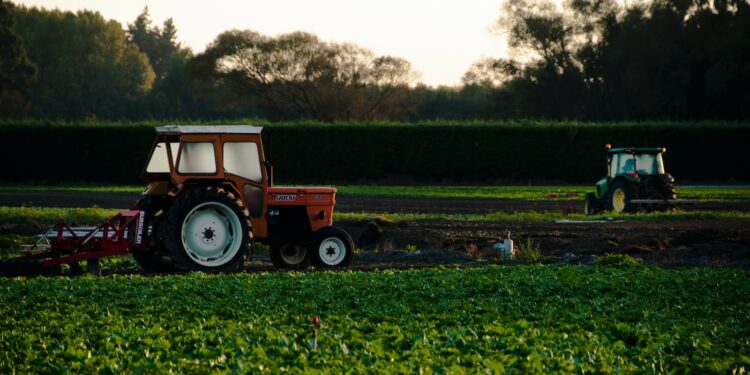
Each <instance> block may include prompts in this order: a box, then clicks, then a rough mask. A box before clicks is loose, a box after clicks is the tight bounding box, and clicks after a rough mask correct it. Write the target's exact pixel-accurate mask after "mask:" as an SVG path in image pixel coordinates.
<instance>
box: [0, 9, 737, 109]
mask: <svg viewBox="0 0 750 375" xmlns="http://www.w3.org/2000/svg"><path fill="white" fill-rule="evenodd" d="M494 28H495V29H496V31H497V32H499V33H501V34H502V35H503V36H505V37H506V38H507V41H508V46H509V52H510V53H509V56H508V57H506V58H502V59H496V58H483V59H481V60H478V61H476V62H475V63H474V64H472V65H471V66H469V67H467V70H466V72H465V73H464V75H463V77H462V79H461V85H460V86H456V87H430V86H426V85H424V84H421V83H419V82H418V73H417V72H415V71H414V69H413V68H412V66H411V64H410V63H409V62H408V61H406V60H405V59H403V58H400V57H396V56H377V55H375V54H374V53H373V52H372V51H370V50H368V49H366V48H364V47H362V46H358V45H354V44H350V43H333V42H329V41H324V40H321V39H320V38H318V37H317V36H316V35H313V34H310V33H306V32H292V33H287V34H282V35H277V36H268V35H263V34H260V33H258V32H256V31H252V30H228V31H225V32H223V33H221V34H219V35H218V36H217V37H216V38H215V39H214V40H213V42H212V43H210V44H209V45H208V47H207V48H206V49H205V51H203V52H201V53H197V54H193V52H192V51H191V50H190V49H188V48H185V47H184V46H182V45H181V44H180V43H179V42H178V41H177V40H178V37H177V34H178V30H177V28H176V26H175V24H174V22H173V21H172V19H167V20H166V21H164V22H163V23H162V24H161V25H155V24H154V23H153V21H152V20H151V17H150V15H149V12H148V8H144V10H143V12H142V13H141V14H140V15H139V16H138V17H137V18H136V19H135V20H133V22H132V23H128V24H127V27H126V28H125V29H123V26H122V25H121V24H120V23H118V22H115V21H111V20H106V19H104V18H103V17H102V16H101V15H100V14H99V13H97V12H92V11H80V12H77V13H73V12H63V11H60V10H46V9H39V8H26V7H23V6H15V5H12V4H10V3H7V2H4V1H2V0H0V47H1V48H0V69H1V70H0V104H2V107H0V116H1V117H4V118H10V117H22V116H26V115H29V116H34V117H37V118H50V119H85V118H102V119H104V118H106V119H149V118H156V119H196V120H200V119H233V118H245V117H258V118H266V119H270V120H281V119H313V120H321V121H340V120H381V119H390V120H406V121H408V120H428V119H507V118H538V119H577V120H590V121H610V120H704V119H715V120H747V119H750V2H748V1H747V0H714V1H711V2H706V1H702V0H652V1H647V2H644V1H636V2H625V3H622V2H620V1H618V0H565V1H564V2H562V3H561V4H557V3H556V2H553V1H552V0H504V1H503V2H502V5H501V7H500V13H499V17H498V19H497V22H496V24H495V25H494ZM467 42H470V41H467ZM498 43H500V41H498ZM414 48H419V46H415V47H414Z"/></svg>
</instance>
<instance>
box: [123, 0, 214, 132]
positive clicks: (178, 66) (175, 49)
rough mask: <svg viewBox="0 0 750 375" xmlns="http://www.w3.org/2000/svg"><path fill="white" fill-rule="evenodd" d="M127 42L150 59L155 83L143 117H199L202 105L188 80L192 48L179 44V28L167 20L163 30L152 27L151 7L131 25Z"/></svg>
mask: <svg viewBox="0 0 750 375" xmlns="http://www.w3.org/2000/svg"><path fill="white" fill-rule="evenodd" d="M127 34H128V40H129V41H130V42H132V43H134V44H135V45H137V46H138V49H139V50H140V51H141V52H143V53H145V54H146V55H147V56H148V59H149V62H150V63H151V66H152V67H153V69H154V73H155V74H156V79H155V81H154V86H153V89H152V90H151V92H150V93H149V95H147V96H146V97H144V100H143V101H142V105H141V107H142V108H141V110H142V112H143V113H142V115H143V116H148V117H156V118H188V117H199V116H200V113H199V110H200V108H201V107H203V106H201V105H198V104H197V99H196V97H195V93H194V91H193V88H192V87H191V85H190V82H189V78H188V66H187V65H188V62H189V61H190V59H191V58H192V56H193V53H192V51H191V50H190V49H189V48H186V47H183V46H182V45H181V44H180V43H179V42H178V41H177V28H176V27H175V25H174V21H173V20H172V19H171V18H168V19H167V20H166V21H164V23H163V25H162V27H159V26H155V25H153V22H152V20H151V17H150V16H149V13H148V7H145V8H144V9H143V12H141V14H140V15H138V17H137V18H136V19H135V21H133V23H131V24H128V30H127Z"/></svg>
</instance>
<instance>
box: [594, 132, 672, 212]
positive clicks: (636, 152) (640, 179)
mask: <svg viewBox="0 0 750 375" xmlns="http://www.w3.org/2000/svg"><path fill="white" fill-rule="evenodd" d="M606 148H607V171H608V174H607V176H606V177H604V178H602V179H601V180H599V181H598V182H597V183H596V189H595V190H596V191H595V193H587V194H586V198H585V206H584V207H585V208H584V210H585V212H586V214H588V215H593V214H596V213H597V212H599V211H603V210H609V211H612V212H616V213H621V212H637V211H642V210H649V211H651V210H656V209H664V208H669V207H671V206H674V205H676V204H679V203H682V201H679V200H677V194H676V193H675V187H674V178H673V177H672V175H670V174H669V173H666V172H665V170H664V160H663V159H662V154H663V153H665V152H666V151H667V149H666V148H662V147H622V148H612V147H611V146H610V145H607V146H606Z"/></svg>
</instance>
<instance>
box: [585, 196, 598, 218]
mask: <svg viewBox="0 0 750 375" xmlns="http://www.w3.org/2000/svg"><path fill="white" fill-rule="evenodd" d="M598 206H599V202H597V200H596V194H594V193H586V198H584V202H583V213H585V214H586V215H595V214H596V213H597V212H599V207H598Z"/></svg>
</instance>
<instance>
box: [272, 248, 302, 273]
mask: <svg viewBox="0 0 750 375" xmlns="http://www.w3.org/2000/svg"><path fill="white" fill-rule="evenodd" d="M269 251H270V254H269V256H270V257H271V263H273V265H274V266H275V267H276V268H282V269H290V270H301V269H305V268H307V267H309V266H310V251H309V250H308V248H307V247H305V246H296V245H274V246H271V248H270V249H269Z"/></svg>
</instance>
